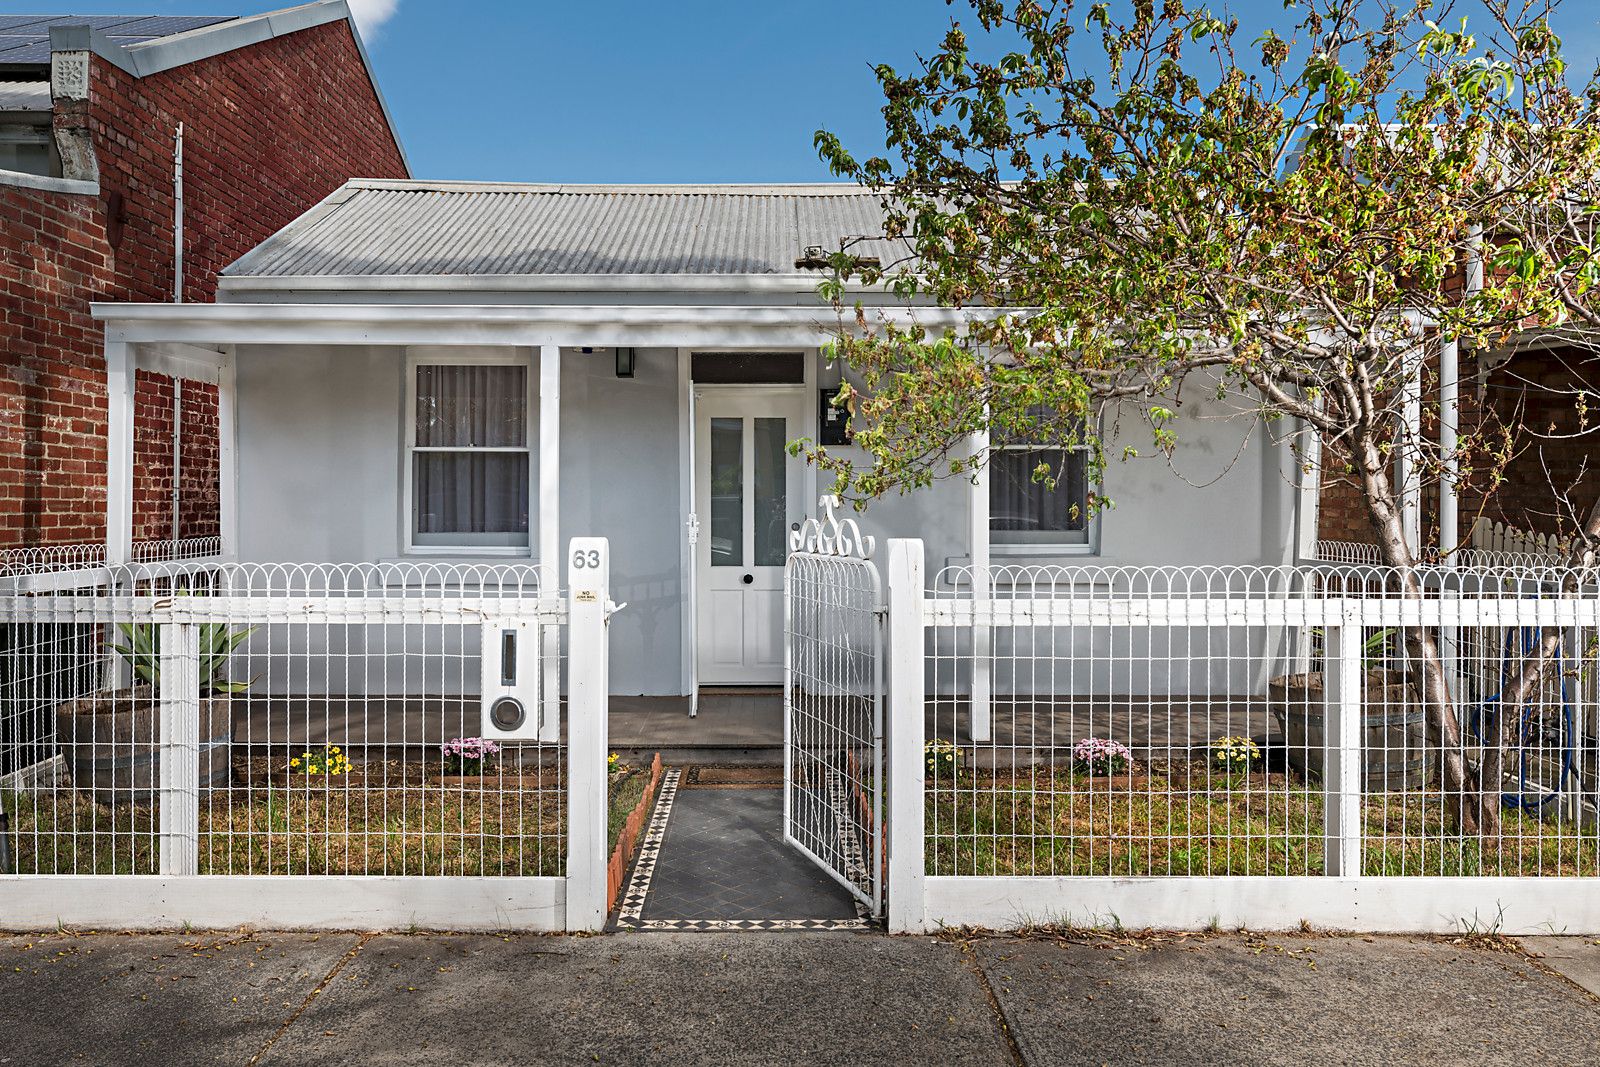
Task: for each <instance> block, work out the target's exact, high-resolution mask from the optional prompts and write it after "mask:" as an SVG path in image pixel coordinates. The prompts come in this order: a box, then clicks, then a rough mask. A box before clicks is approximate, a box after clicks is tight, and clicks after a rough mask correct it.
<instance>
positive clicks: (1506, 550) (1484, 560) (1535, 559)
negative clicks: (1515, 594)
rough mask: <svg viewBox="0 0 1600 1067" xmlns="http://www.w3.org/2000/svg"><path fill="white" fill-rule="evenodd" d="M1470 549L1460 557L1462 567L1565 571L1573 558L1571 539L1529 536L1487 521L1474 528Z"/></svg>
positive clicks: (1475, 524)
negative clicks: (1550, 568)
mask: <svg viewBox="0 0 1600 1067" xmlns="http://www.w3.org/2000/svg"><path fill="white" fill-rule="evenodd" d="M1468 546H1469V547H1467V548H1464V549H1462V550H1461V552H1460V553H1459V554H1458V555H1459V559H1458V560H1457V564H1458V565H1459V566H1462V567H1512V566H1518V565H1522V566H1530V567H1561V566H1565V565H1566V564H1567V563H1568V561H1569V560H1570V559H1571V556H1572V541H1571V539H1570V538H1558V537H1554V536H1551V535H1549V534H1535V533H1528V532H1526V531H1523V530H1518V529H1516V528H1515V527H1512V526H1507V525H1506V524H1505V523H1503V522H1492V521H1490V520H1489V519H1487V518H1480V519H1478V520H1477V522H1475V523H1473V524H1472V536H1471V537H1470V538H1469V539H1468Z"/></svg>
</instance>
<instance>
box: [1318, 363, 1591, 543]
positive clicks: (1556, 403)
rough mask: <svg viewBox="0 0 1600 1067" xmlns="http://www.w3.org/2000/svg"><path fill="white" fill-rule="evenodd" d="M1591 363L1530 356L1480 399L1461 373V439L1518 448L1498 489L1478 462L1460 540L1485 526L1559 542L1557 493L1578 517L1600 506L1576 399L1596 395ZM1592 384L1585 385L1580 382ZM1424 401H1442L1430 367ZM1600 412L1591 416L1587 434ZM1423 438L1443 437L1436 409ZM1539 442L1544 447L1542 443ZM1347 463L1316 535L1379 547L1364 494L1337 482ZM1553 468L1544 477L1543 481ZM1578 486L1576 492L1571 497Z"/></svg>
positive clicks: (1427, 537) (1426, 503) (1331, 471)
mask: <svg viewBox="0 0 1600 1067" xmlns="http://www.w3.org/2000/svg"><path fill="white" fill-rule="evenodd" d="M1594 368H1595V363H1594V362H1593V357H1591V356H1588V355H1587V354H1586V353H1582V352H1577V351H1565V350H1552V351H1530V352H1524V353H1521V354H1520V355H1518V356H1516V357H1515V358H1514V359H1513V360H1512V361H1511V362H1509V363H1507V364H1505V365H1504V366H1502V367H1499V368H1497V369H1495V370H1493V371H1491V372H1490V374H1489V376H1488V381H1487V388H1485V389H1484V390H1483V391H1482V394H1481V398H1480V391H1479V385H1478V380H1477V377H1476V372H1475V370H1474V368H1473V366H1472V365H1471V364H1469V363H1465V362H1464V363H1463V366H1462V381H1461V420H1460V422H1461V425H1460V428H1461V433H1462V435H1463V438H1465V437H1467V436H1468V435H1472V434H1477V435H1478V437H1479V440H1480V442H1481V447H1482V448H1483V449H1484V450H1485V452H1496V451H1499V450H1501V449H1503V447H1504V444H1503V439H1502V437H1501V434H1502V432H1503V429H1502V428H1504V427H1512V428H1513V430H1514V432H1515V434H1516V446H1515V447H1514V448H1513V449H1512V451H1511V454H1510V455H1509V458H1508V460H1507V461H1506V462H1505V463H1504V464H1503V466H1502V467H1501V476H1500V479H1499V482H1498V484H1491V481H1490V478H1489V472H1490V468H1492V467H1495V466H1497V465H1499V463H1498V461H1496V460H1494V459H1492V458H1491V456H1490V455H1488V454H1480V455H1479V456H1478V457H1477V458H1476V459H1475V460H1474V461H1473V462H1474V464H1475V468H1476V471H1477V474H1476V476H1475V477H1473V478H1471V479H1470V481H1469V482H1468V483H1467V484H1465V485H1463V486H1462V488H1461V491H1460V516H1461V530H1460V536H1461V537H1462V538H1466V537H1468V536H1469V535H1470V533H1471V530H1472V525H1473V523H1474V522H1475V521H1476V520H1477V519H1478V517H1479V516H1482V517H1485V518H1488V519H1491V520H1493V521H1496V522H1503V523H1506V524H1507V525H1510V526H1514V527H1516V528H1518V529H1521V530H1527V531H1529V532H1532V533H1551V534H1553V533H1558V532H1561V530H1560V526H1561V522H1562V520H1561V518H1559V517H1558V511H1559V509H1558V507H1557V503H1556V499H1555V495H1554V493H1553V491H1552V484H1553V485H1554V487H1555V488H1557V489H1560V490H1561V491H1562V492H1568V491H1569V490H1570V492H1571V496H1572V503H1573V505H1574V507H1575V509H1576V510H1578V511H1579V512H1580V513H1581V514H1587V510H1588V509H1589V508H1591V507H1593V506H1594V502H1595V499H1596V497H1597V496H1600V436H1588V435H1580V434H1579V430H1580V428H1581V426H1583V425H1585V424H1583V423H1582V422H1581V421H1580V416H1579V414H1578V408H1577V404H1576V402H1575V396H1574V390H1576V389H1579V388H1587V390H1588V391H1589V392H1590V394H1591V395H1592V394H1593V391H1594V390H1595V388H1596V386H1595V384H1594V381H1593V379H1594V378H1595V377H1596V371H1595V369H1594ZM1586 375H1587V376H1588V378H1589V379H1591V380H1590V381H1589V382H1588V383H1587V385H1586V386H1585V385H1584V378H1585V376H1586ZM1423 388H1424V395H1425V396H1428V397H1434V396H1436V395H1437V390H1438V381H1437V378H1436V376H1435V374H1434V368H1433V367H1431V366H1430V367H1429V368H1428V370H1427V373H1426V375H1425V380H1424V383H1423ZM1597 420H1600V412H1594V411H1591V413H1590V415H1589V416H1588V423H1587V424H1586V425H1588V426H1589V427H1591V428H1592V427H1595V425H1596V422H1597ZM1423 432H1424V433H1425V434H1428V435H1436V434H1437V433H1438V410H1437V406H1436V405H1431V404H1429V405H1425V406H1424V424H1423ZM1540 435H1542V436H1544V437H1545V438H1547V439H1544V440H1541V439H1539V436H1540ZM1341 464H1342V461H1341V460H1339V459H1337V458H1334V459H1333V460H1332V461H1331V462H1325V463H1324V471H1323V475H1322V491H1321V494H1320V502H1319V510H1318V516H1317V534H1318V536H1319V537H1320V538H1322V539H1323V540H1330V541H1355V542H1358V543H1361V544H1374V543H1376V537H1375V536H1374V534H1373V531H1372V524H1371V523H1370V521H1369V520H1368V519H1367V517H1366V504H1365V502H1364V501H1363V500H1362V497H1361V490H1360V487H1359V485H1358V484H1357V483H1356V482H1355V480H1354V479H1353V478H1351V477H1348V476H1346V475H1344V474H1343V473H1342V472H1341V469H1340V468H1341ZM1547 468H1548V474H1547ZM1574 486H1575V488H1574ZM1438 503H1439V493H1438V486H1437V484H1434V483H1432V482H1430V483H1429V484H1428V485H1426V486H1424V488H1423V500H1422V508H1423V543H1424V544H1428V545H1436V544H1438Z"/></svg>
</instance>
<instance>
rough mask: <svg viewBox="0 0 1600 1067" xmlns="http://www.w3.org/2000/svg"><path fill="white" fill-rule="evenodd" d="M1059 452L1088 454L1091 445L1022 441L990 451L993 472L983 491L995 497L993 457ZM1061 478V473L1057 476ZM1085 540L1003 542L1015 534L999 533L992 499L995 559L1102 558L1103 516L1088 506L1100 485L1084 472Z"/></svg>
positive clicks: (991, 543)
mask: <svg viewBox="0 0 1600 1067" xmlns="http://www.w3.org/2000/svg"><path fill="white" fill-rule="evenodd" d="M1053 450H1060V451H1062V452H1077V453H1087V452H1088V451H1089V446H1088V445H1073V446H1072V447H1070V448H1067V447H1063V446H1061V445H1056V444H1051V443H1038V442H1025V441H1019V442H1014V443H1010V444H1004V445H993V446H991V447H990V452H991V455H990V457H989V460H988V461H987V466H988V467H989V468H990V469H989V470H988V471H986V478H985V481H984V487H983V491H984V493H986V494H990V493H992V490H991V489H990V488H989V486H990V485H991V484H992V480H993V478H994V470H993V459H994V455H995V454H998V453H1001V452H1047V451H1053ZM1056 473H1057V475H1059V474H1060V472H1059V471H1057V472H1056ZM1083 491H1084V510H1085V512H1086V514H1085V516H1084V539H1083V540H1082V541H1049V540H1038V541H1000V540H996V537H997V536H1002V535H1004V534H1006V533H1010V532H1014V531H1006V530H996V529H995V528H994V503H993V497H992V495H991V496H990V499H989V503H988V509H989V553H990V555H992V556H1098V555H1099V554H1100V512H1099V511H1098V510H1097V509H1095V508H1092V507H1090V506H1089V498H1091V497H1095V496H1098V495H1099V491H1100V483H1099V482H1097V481H1096V480H1095V479H1094V478H1093V477H1092V476H1090V474H1089V472H1088V471H1085V472H1084V483H1083Z"/></svg>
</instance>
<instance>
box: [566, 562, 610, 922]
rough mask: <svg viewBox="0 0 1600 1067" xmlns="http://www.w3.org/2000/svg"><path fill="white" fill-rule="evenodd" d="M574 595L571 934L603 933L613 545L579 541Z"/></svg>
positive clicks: (570, 614) (570, 578)
mask: <svg viewBox="0 0 1600 1067" xmlns="http://www.w3.org/2000/svg"><path fill="white" fill-rule="evenodd" d="M567 589H568V593H567V598H568V599H567V929H568V930H569V931H576V930H601V929H603V928H604V927H605V923H606V911H607V901H606V863H607V860H608V859H609V857H608V856H607V855H606V852H607V849H606V845H607V844H608V838H609V836H610V835H609V833H608V832H607V806H608V805H609V803H610V795H609V794H610V790H609V789H608V781H607V779H608V775H607V768H606V746H607V744H608V741H607V723H606V715H607V711H608V702H607V693H608V691H609V688H610V686H609V680H608V673H609V672H608V659H609V656H608V651H609V643H608V641H607V637H606V610H607V605H608V603H609V600H608V597H607V594H608V593H609V592H610V589H611V552H610V548H609V546H608V544H607V542H606V539H605V538H603V537H574V538H573V539H572V542H571V545H570V547H569V548H568V550H567Z"/></svg>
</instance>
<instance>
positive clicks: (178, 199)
mask: <svg viewBox="0 0 1600 1067" xmlns="http://www.w3.org/2000/svg"><path fill="white" fill-rule="evenodd" d="M172 302H173V303H174V304H181V303H183V123H181V122H180V123H178V133H177V136H176V138H175V141H174V144H173V148H172Z"/></svg>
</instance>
